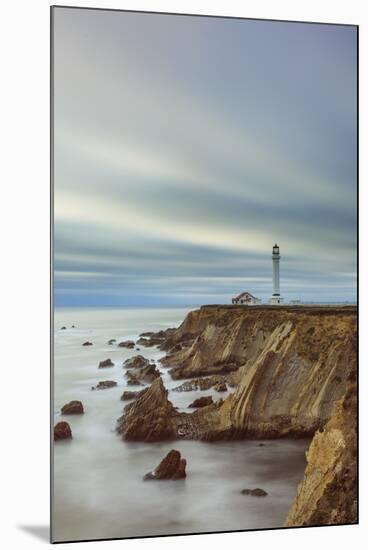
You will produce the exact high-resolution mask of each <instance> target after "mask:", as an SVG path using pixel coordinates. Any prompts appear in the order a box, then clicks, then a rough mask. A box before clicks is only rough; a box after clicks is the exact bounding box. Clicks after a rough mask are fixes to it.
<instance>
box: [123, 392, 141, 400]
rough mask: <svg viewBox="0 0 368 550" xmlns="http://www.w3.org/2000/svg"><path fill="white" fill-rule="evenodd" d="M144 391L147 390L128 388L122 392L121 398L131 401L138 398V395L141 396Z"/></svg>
mask: <svg viewBox="0 0 368 550" xmlns="http://www.w3.org/2000/svg"><path fill="white" fill-rule="evenodd" d="M144 391H145V390H139V391H129V390H126V391H124V392H123V393H122V395H121V397H120V399H121V401H129V400H130V399H138V397H139V396H141V395H142V393H143V392H144Z"/></svg>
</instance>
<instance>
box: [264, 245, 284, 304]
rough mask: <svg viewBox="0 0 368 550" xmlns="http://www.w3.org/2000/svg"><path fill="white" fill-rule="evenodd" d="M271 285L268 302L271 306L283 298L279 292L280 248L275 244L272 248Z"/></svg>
mask: <svg viewBox="0 0 368 550" xmlns="http://www.w3.org/2000/svg"><path fill="white" fill-rule="evenodd" d="M272 286H273V292H272V296H271V298H270V299H269V302H268V303H269V304H271V305H273V306H275V305H278V304H282V303H283V301H284V299H283V298H282V297H281V294H280V248H279V246H278V245H277V244H275V245H274V247H273V249H272Z"/></svg>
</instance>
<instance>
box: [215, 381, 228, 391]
mask: <svg viewBox="0 0 368 550" xmlns="http://www.w3.org/2000/svg"><path fill="white" fill-rule="evenodd" d="M214 389H215V390H216V391H218V392H224V391H227V386H226V384H225V382H220V383H219V384H216V386H215V387H214Z"/></svg>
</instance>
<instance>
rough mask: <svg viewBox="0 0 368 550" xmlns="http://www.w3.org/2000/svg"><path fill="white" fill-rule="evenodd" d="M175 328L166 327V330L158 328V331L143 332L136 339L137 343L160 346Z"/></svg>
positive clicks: (146, 345)
mask: <svg viewBox="0 0 368 550" xmlns="http://www.w3.org/2000/svg"><path fill="white" fill-rule="evenodd" d="M175 330H176V329H174V328H168V329H166V330H160V331H158V332H143V333H142V334H140V338H139V339H138V340H137V345H140V346H145V347H147V348H148V347H152V346H161V344H163V343H164V342H165V341H166V340H167V339H168V338H169V336H171V334H173V333H174V332H175Z"/></svg>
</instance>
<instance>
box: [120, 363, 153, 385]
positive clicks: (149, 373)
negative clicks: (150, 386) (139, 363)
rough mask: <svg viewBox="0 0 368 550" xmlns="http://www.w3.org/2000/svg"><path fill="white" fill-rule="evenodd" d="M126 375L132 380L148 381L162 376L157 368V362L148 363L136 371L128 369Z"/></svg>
mask: <svg viewBox="0 0 368 550" xmlns="http://www.w3.org/2000/svg"><path fill="white" fill-rule="evenodd" d="M125 376H126V377H127V378H128V383H129V380H130V381H132V382H136V381H138V383H140V382H142V381H143V382H148V383H151V382H153V380H154V379H155V378H158V377H159V376H160V371H159V370H158V369H157V368H156V365H155V364H152V363H148V364H147V365H146V366H145V367H142V368H138V369H135V370H134V372H132V371H130V370H129V371H128V372H127V373H126V374H125Z"/></svg>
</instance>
